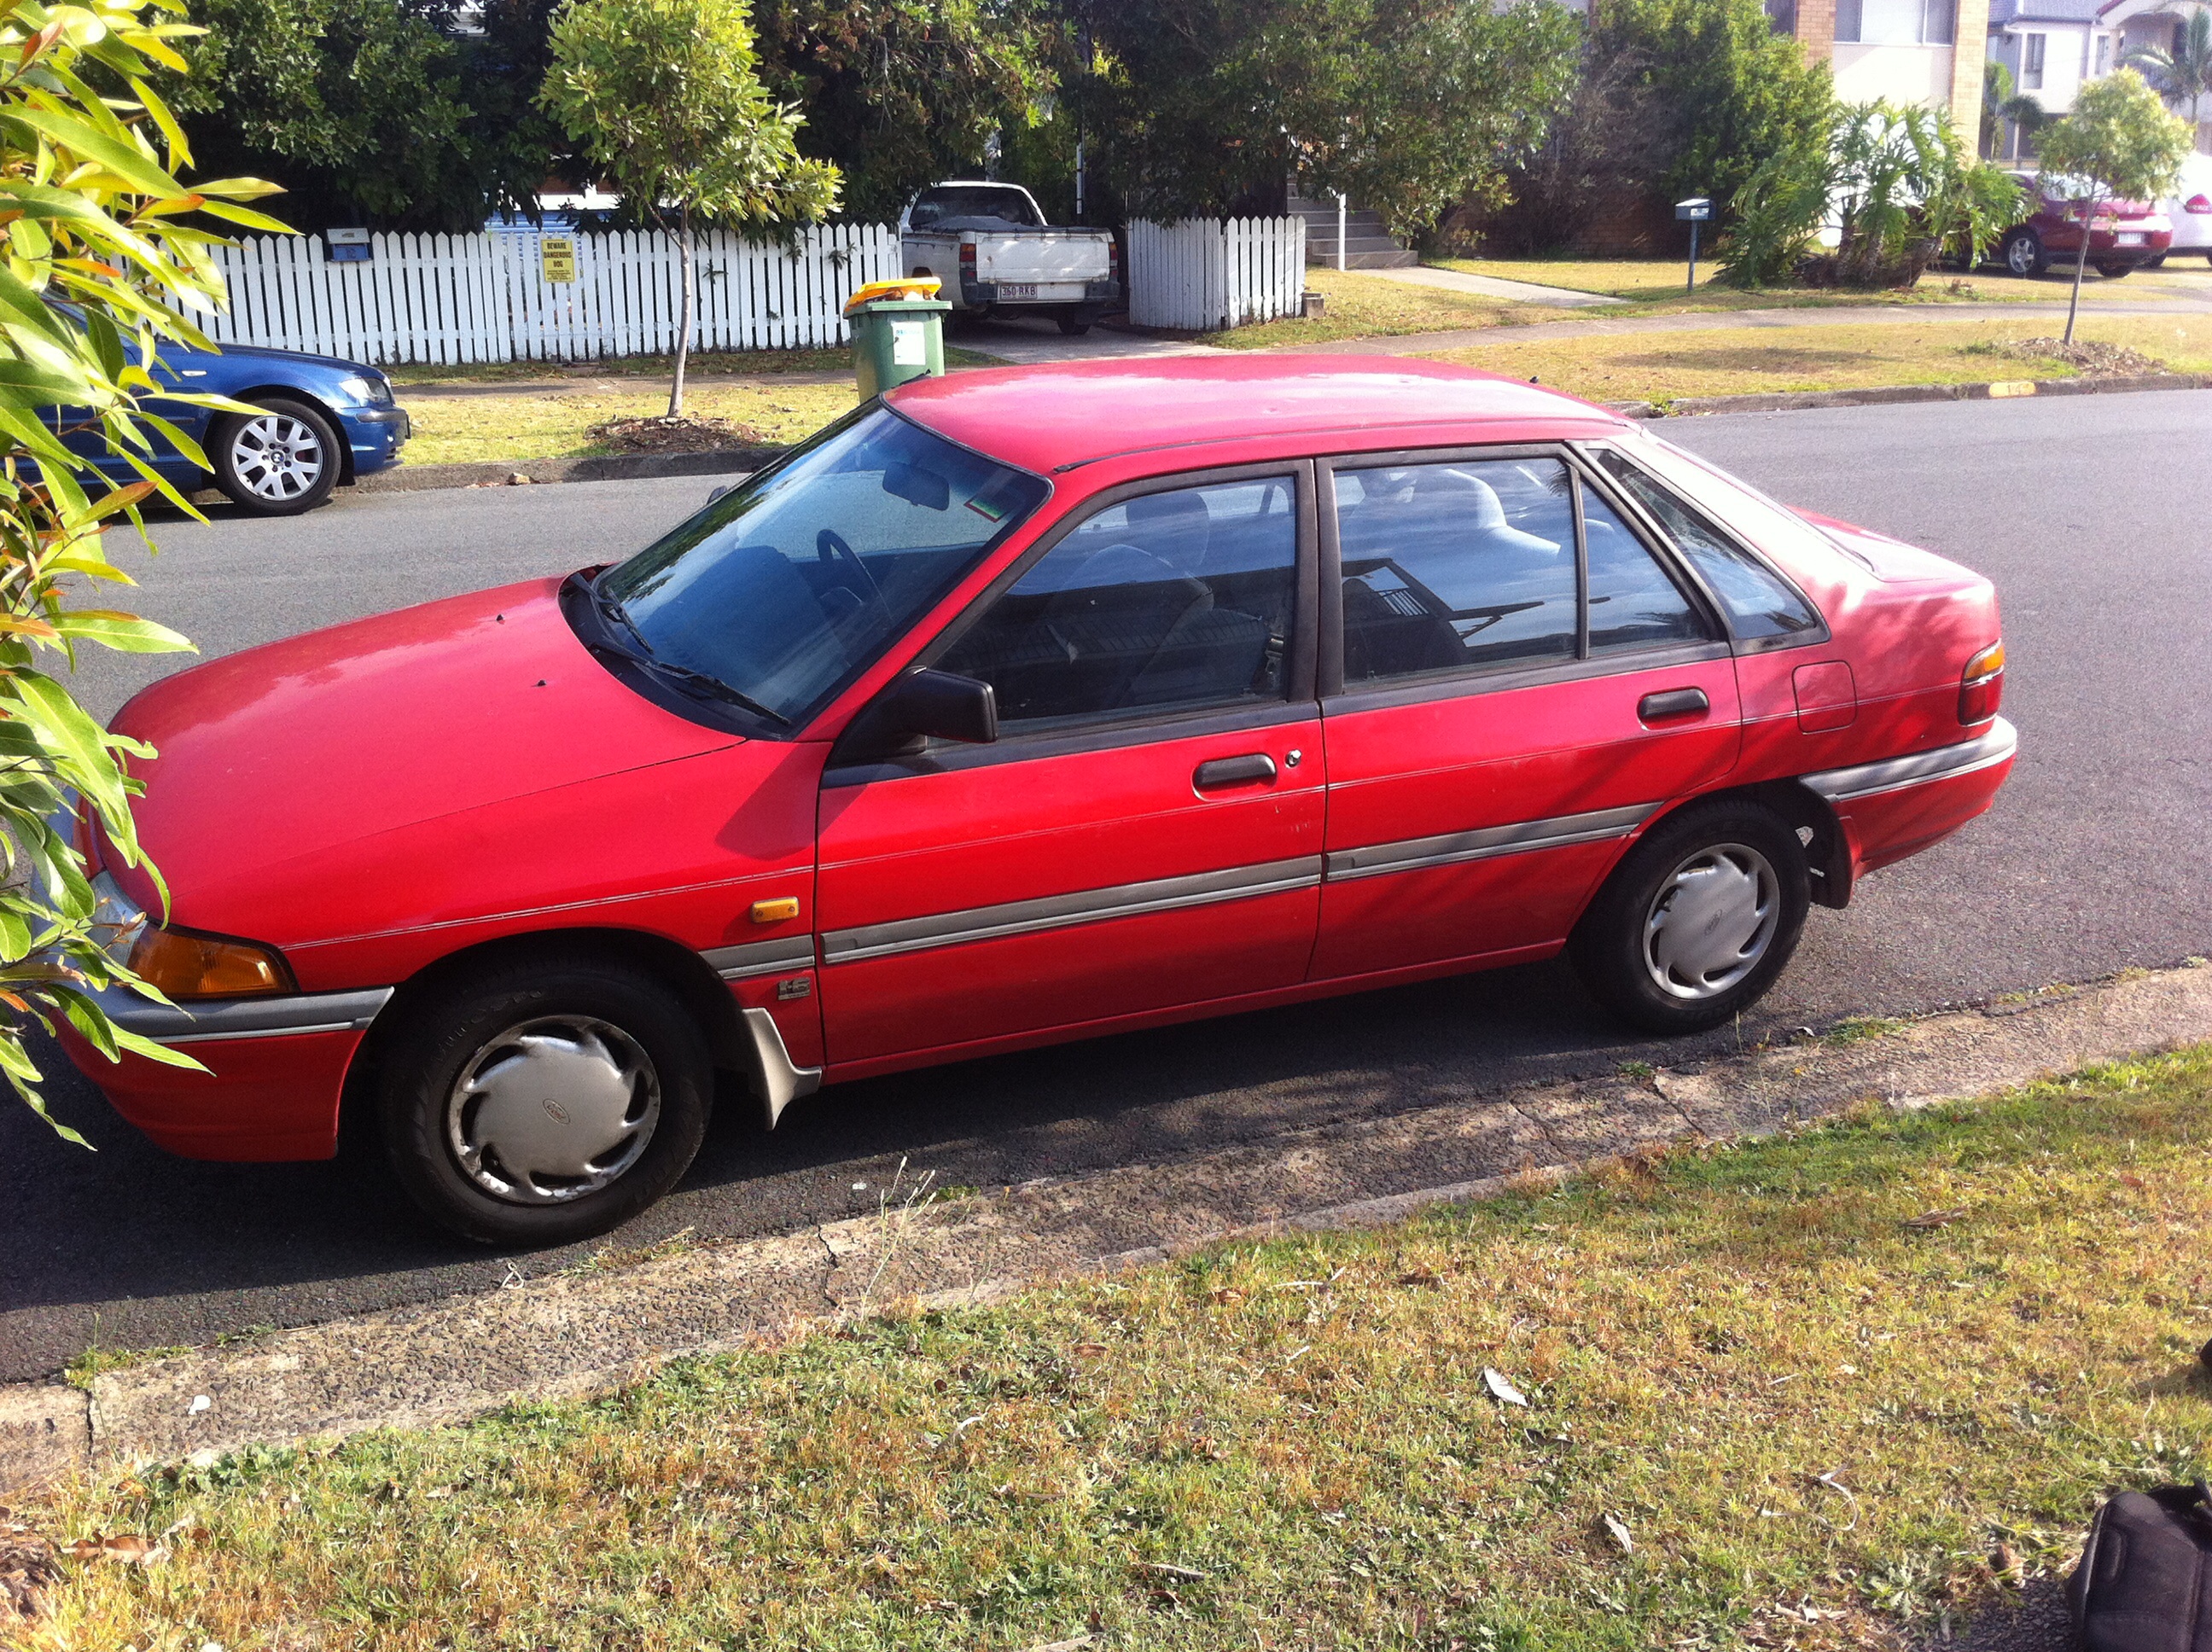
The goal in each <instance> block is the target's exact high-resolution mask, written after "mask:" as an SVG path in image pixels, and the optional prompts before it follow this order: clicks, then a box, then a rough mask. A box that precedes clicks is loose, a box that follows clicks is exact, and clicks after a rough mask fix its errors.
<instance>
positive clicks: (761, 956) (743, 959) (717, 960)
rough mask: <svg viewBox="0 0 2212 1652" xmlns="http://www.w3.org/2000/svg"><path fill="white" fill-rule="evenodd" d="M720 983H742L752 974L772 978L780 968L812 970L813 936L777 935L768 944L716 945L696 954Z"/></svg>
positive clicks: (757, 942)
mask: <svg viewBox="0 0 2212 1652" xmlns="http://www.w3.org/2000/svg"><path fill="white" fill-rule="evenodd" d="M699 956H700V957H702V958H704V959H706V960H707V966H708V969H712V970H713V971H714V973H715V974H716V975H720V977H721V978H722V979H723V980H724V981H744V980H746V979H748V978H750V977H751V976H753V975H775V974H776V973H777V972H778V971H779V970H784V969H812V968H813V967H814V937H813V936H811V935H780V936H778V937H777V938H775V939H774V940H772V941H747V942H746V943H745V944H744V945H742V946H717V947H714V948H712V949H711V950H709V951H705V952H702V953H701V954H700V955H699Z"/></svg>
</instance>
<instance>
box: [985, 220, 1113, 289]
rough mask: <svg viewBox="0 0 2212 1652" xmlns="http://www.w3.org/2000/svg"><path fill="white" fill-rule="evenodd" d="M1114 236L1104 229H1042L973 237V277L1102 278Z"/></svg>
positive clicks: (996, 279) (995, 279)
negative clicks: (1108, 250) (1026, 232)
mask: <svg viewBox="0 0 2212 1652" xmlns="http://www.w3.org/2000/svg"><path fill="white" fill-rule="evenodd" d="M1112 240H1113V238H1112V237H1111V236H1110V235H1109V234H1107V233H1106V232H1104V231H1103V230H1097V231H1091V232H1089V233H1077V234H1062V233H1054V232H1053V231H1049V230H1048V231H1044V232H1042V233H1039V234H1024V235H978V236H976V237H975V278H976V280H978V281H988V282H1024V281H1033V282H1060V281H1103V280H1105V279H1106V276H1107V264H1108V253H1107V248H1108V247H1109V246H1111V245H1112Z"/></svg>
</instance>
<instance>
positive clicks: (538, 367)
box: [385, 344, 998, 386]
mask: <svg viewBox="0 0 2212 1652" xmlns="http://www.w3.org/2000/svg"><path fill="white" fill-rule="evenodd" d="M997 359H998V358H997V357H996V356H991V355H982V354H981V353H980V352H979V351H975V350H971V349H960V348H959V347H958V346H957V345H950V344H948V345H947V346H946V347H945V365H946V366H948V367H989V366H992V365H993V364H994V362H995V361H997ZM674 370H675V358H674V357H673V356H669V355H615V356H605V357H601V358H599V359H598V360H595V361H469V362H462V363H458V364H455V365H453V366H441V365H438V364H435V363H425V362H410V363H406V364H404V365H402V366H398V367H386V369H385V372H386V374H387V375H388V376H389V377H390V378H391V380H392V383H393V384H395V385H398V386H408V385H457V384H478V385H499V384H513V383H516V382H518V381H529V380H547V379H563V378H578V379H659V380H666V379H667V378H668V376H669V374H671V373H672V372H673V371H674ZM852 370H853V352H852V351H851V350H850V349H847V348H846V347H845V346H843V345H839V346H838V347H836V349H788V350H709V351H706V352H704V353H702V354H696V355H693V356H692V357H691V359H690V361H689V363H687V364H686V366H685V368H684V371H685V374H686V375H687V376H689V377H694V378H698V377H706V376H709V375H714V374H744V375H745V376H747V377H750V378H764V379H773V378H781V377H786V376H788V375H790V374H806V373H838V374H849V373H851V372H852Z"/></svg>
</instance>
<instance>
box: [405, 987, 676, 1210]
mask: <svg viewBox="0 0 2212 1652" xmlns="http://www.w3.org/2000/svg"><path fill="white" fill-rule="evenodd" d="M382 1073H383V1078H382V1084H381V1090H382V1095H381V1098H380V1099H381V1102H382V1108H381V1113H382V1126H383V1133H384V1145H385V1151H386V1154H387V1155H388V1157H390V1159H391V1162H392V1169H393V1172H394V1173H395V1174H396V1175H398V1179H399V1181H400V1182H401V1184H402V1185H403V1186H404V1187H405V1188H406V1189H407V1191H408V1193H410V1194H411V1195H412V1196H413V1198H414V1200H415V1201H416V1204H417V1205H419V1206H422V1210H423V1211H424V1212H425V1213H427V1214H428V1216H429V1217H430V1218H431V1219H432V1220H433V1221H435V1222H436V1223H438V1224H440V1225H441V1227H445V1228H447V1229H449V1230H452V1231H453V1232H454V1233H458V1234H459V1235H461V1236H463V1237H464V1238H468V1239H474V1240H477V1241H478V1242H482V1243H484V1244H494V1245H557V1244H565V1243H568V1242H571V1241H574V1240H577V1239H583V1238H588V1237H590V1236H592V1235H594V1234H599V1233H605V1231H606V1230H608V1229H610V1228H613V1227H617V1226H619V1225H620V1224H622V1223H623V1222H626V1221H628V1220H629V1218H631V1217H633V1216H635V1215H636V1214H637V1213H638V1212H641V1211H642V1210H644V1209H645V1208H646V1207H647V1206H649V1205H651V1204H653V1202H654V1201H655V1200H659V1198H660V1197H661V1196H662V1195H663V1194H664V1193H666V1192H667V1191H668V1190H669V1189H670V1188H671V1187H674V1186H675V1185H676V1181H677V1179H678V1177H680V1176H681V1175H683V1174H684V1170H685V1169H687V1168H688V1167H689V1166H690V1163H691V1160H692V1157H693V1156H694V1155H695V1154H696V1153H697V1152H698V1151H699V1144H700V1142H701V1141H702V1139H704V1138H705V1135H706V1128H707V1119H708V1112H709V1110H710V1108H711V1107H712V1105H713V1096H714V1089H713V1085H714V1067H713V1063H712V1060H711V1058H710V1056H709V1054H708V1048H707V1043H706V1040H705V1038H704V1037H703V1036H702V1034H701V1032H700V1030H699V1028H698V1025H697V1023H696V1022H694V1021H693V1020H692V1018H691V1017H690V1015H688V1014H687V1013H686V1012H685V1011H684V1009H683V1008H682V1006H681V1005H678V1003H677V1002H676V1001H675V1000H674V999H673V998H672V997H671V994H670V993H667V992H666V991H665V989H664V988H663V987H661V986H660V985H659V983H658V982H656V981H653V979H652V978H651V977H650V976H647V975H643V974H641V973H639V972H637V971H635V970H632V969H625V968H623V967H621V966H619V965H615V964H610V963H601V962H599V961H597V960H594V959H589V958H583V957H577V958H570V959H565V960H563V959H558V958H556V959H551V960H542V961H533V962H529V963H514V964H511V965H507V966H503V967H501V968H499V969H495V970H492V971H490V972H488V973H486V974H485V975H481V976H479V977H477V979H476V980H475V981H472V982H471V983H469V984H468V985H467V986H465V987H463V988H461V989H460V990H459V991H453V992H446V993H441V994H440V995H439V997H438V998H437V999H436V1000H435V1002H426V1003H424V1004H422V1005H420V1006H419V1008H418V1011H417V1012H416V1015H415V1016H414V1017H413V1019H411V1020H410V1021H409V1022H408V1023H404V1025H403V1028H402V1029H401V1031H400V1032H399V1034H398V1038H397V1040H396V1042H394V1044H393V1045H392V1047H391V1048H390V1049H389V1050H388V1051H387V1053H386V1060H385V1061H384V1062H383V1065H382Z"/></svg>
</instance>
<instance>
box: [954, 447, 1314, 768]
mask: <svg viewBox="0 0 2212 1652" xmlns="http://www.w3.org/2000/svg"><path fill="white" fill-rule="evenodd" d="M1297 519H1298V518H1297V488H1296V484H1295V483H1294V482H1293V480H1292V478H1291V477H1264V478H1262V479H1260V480H1258V481H1252V482H1229V483H1218V484H1215V485H1212V486H1208V487H1202V488H1177V489H1172V490H1170V491H1168V492H1165V493H1152V494H1144V495H1139V497H1137V498H1134V499H1131V500H1127V501H1123V502H1121V503H1120V504H1117V505H1113V506H1109V507H1108V508H1106V509H1105V510H1103V511H1101V512H1099V513H1097V515H1095V516H1092V517H1091V518H1089V519H1086V520H1085V522H1084V523H1083V524H1082V525H1080V526H1079V527H1078V528H1077V529H1076V530H1075V531H1073V533H1070V534H1069V535H1068V536H1067V537H1066V538H1064V539H1062V540H1061V541H1060V543H1059V544H1056V545H1054V547H1053V548H1052V549H1051V550H1048V551H1047V552H1046V553H1045V554H1044V556H1042V558H1040V559H1039V560H1038V561H1037V562H1036V564H1035V565H1034V566H1032V567H1031V568H1030V569H1029V570H1028V571H1027V572H1026V573H1024V574H1023V575H1022V576H1021V578H1020V579H1018V580H1016V581H1015V582H1014V583H1013V585H1012V586H1010V587H1008V588H1007V589H1006V591H1004V592H1001V593H1000V595H999V596H998V598H996V599H994V601H993V603H992V604H991V605H990V607H989V608H988V609H987V610H985V612H984V613H983V615H982V616H981V618H980V619H979V620H978V621H977V622H976V623H975V624H974V625H973V626H971V627H970V628H969V629H968V630H967V631H966V632H965V633H963V635H961V637H960V638H959V639H958V641H956V642H955V643H954V644H953V645H952V647H951V648H950V649H949V650H948V651H947V652H946V653H945V655H944V656H943V657H942V658H941V659H939V660H938V661H937V662H936V663H937V665H939V668H941V669H942V670H945V671H957V672H958V673H959V674H960V675H962V676H963V677H977V678H980V679H981V680H982V681H983V682H986V683H990V684H991V686H992V687H993V689H995V690H996V691H997V695H998V701H999V720H1000V726H1002V727H1006V728H1009V729H1012V730H1018V729H1019V728H1021V727H1022V726H1024V725H1027V726H1030V727H1046V726H1054V725H1057V724H1061V723H1069V722H1076V721H1081V720H1089V719H1094V718H1107V717H1116V716H1125V715H1132V714H1139V713H1146V712H1155V713H1169V712H1176V711H1190V710H1198V709H1200V708H1206V707H1220V706H1231V705H1235V704H1237V703H1239V702H1243V701H1263V700H1279V699H1280V698H1282V695H1283V691H1284V683H1283V670H1284V659H1285V652H1286V649H1287V647H1288V639H1289V636H1290V633H1291V604H1292V603H1293V601H1294V599H1295V594H1296V591H1297Z"/></svg>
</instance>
